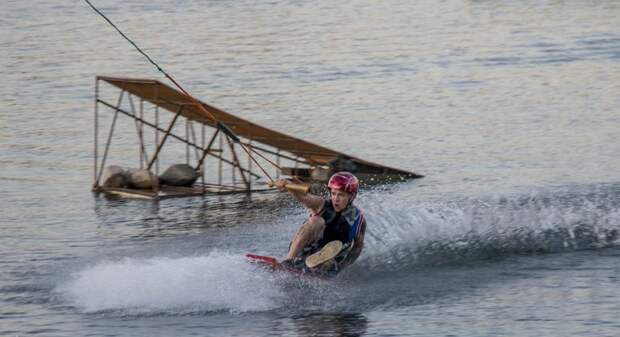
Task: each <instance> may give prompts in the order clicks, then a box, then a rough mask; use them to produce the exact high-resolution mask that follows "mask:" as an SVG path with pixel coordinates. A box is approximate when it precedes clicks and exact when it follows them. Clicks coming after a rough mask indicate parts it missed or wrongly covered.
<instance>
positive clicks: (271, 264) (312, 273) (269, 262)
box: [245, 254, 333, 279]
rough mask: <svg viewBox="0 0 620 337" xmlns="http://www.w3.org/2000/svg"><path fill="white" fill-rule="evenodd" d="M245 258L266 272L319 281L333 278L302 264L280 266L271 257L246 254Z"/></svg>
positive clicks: (280, 264) (276, 260)
mask: <svg viewBox="0 0 620 337" xmlns="http://www.w3.org/2000/svg"><path fill="white" fill-rule="evenodd" d="M245 257H246V258H247V259H248V260H249V261H250V262H252V263H255V264H256V265H259V266H261V267H264V268H265V269H266V270H269V271H273V272H285V273H290V274H292V275H296V276H304V277H316V278H321V279H326V278H329V277H331V276H333V275H330V274H328V273H324V272H321V271H319V270H314V269H310V268H307V267H306V266H304V265H303V263H302V264H299V263H297V264H293V265H289V264H282V263H280V262H279V261H278V259H276V258H275V257H272V256H264V255H257V254H246V255H245Z"/></svg>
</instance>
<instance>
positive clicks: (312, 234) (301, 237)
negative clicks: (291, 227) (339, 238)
mask: <svg viewBox="0 0 620 337" xmlns="http://www.w3.org/2000/svg"><path fill="white" fill-rule="evenodd" d="M324 229H325V220H323V218H321V217H320V216H318V215H315V216H312V217H310V219H308V220H307V221H306V222H305V223H304V224H303V225H302V226H301V227H300V228H299V230H298V231H297V234H295V237H294V238H293V242H291V248H290V249H289V251H288V255H286V260H290V259H294V258H295V257H296V256H297V254H299V252H301V250H302V249H303V248H304V247H305V246H307V245H309V244H311V243H313V242H315V241H317V240H318V239H320V238H321V235H322V234H323V230H324Z"/></svg>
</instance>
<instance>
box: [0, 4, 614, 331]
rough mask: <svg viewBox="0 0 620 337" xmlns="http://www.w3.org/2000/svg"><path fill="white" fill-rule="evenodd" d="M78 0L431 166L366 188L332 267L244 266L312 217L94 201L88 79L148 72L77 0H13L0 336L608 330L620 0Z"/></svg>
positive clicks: (172, 65)
mask: <svg viewBox="0 0 620 337" xmlns="http://www.w3.org/2000/svg"><path fill="white" fill-rule="evenodd" d="M95 4H96V5H99V6H100V8H101V9H102V10H103V11H104V12H105V13H107V14H108V15H109V16H110V17H111V18H112V20H114V21H115V22H116V23H117V24H118V25H119V26H120V27H121V28H122V29H123V30H124V31H125V32H126V33H127V34H128V35H129V36H131V37H132V38H134V39H135V40H136V41H137V42H138V43H139V44H140V45H141V46H142V47H143V48H144V49H145V50H146V51H147V52H148V53H149V54H150V55H151V56H152V57H154V58H155V59H156V60H157V61H159V62H160V63H161V65H162V66H163V67H164V68H165V69H166V70H168V71H169V72H170V73H171V74H173V76H175V77H176V78H177V79H178V80H180V81H181V82H182V83H183V84H184V85H185V86H186V87H187V88H188V89H189V91H190V92H192V93H193V94H194V95H195V96H197V97H200V98H201V99H203V100H205V101H207V102H209V103H212V104H214V105H216V106H218V107H220V108H223V109H225V110H227V111H230V112H233V113H237V114H239V115H240V116H242V117H244V118H247V119H250V120H252V121H254V122H258V123H262V124H264V125H265V126H267V127H270V128H273V129H276V130H281V131H284V132H286V133H288V134H292V135H296V136H298V137H300V138H303V139H307V140H309V141H313V142H317V143H320V144H323V145H327V146H329V147H331V148H334V149H337V150H341V151H343V152H346V153H350V154H353V155H355V156H358V157H361V158H365V159H368V160H371V161H375V162H379V163H383V164H386V165H389V166H393V167H398V168H402V169H407V170H413V171H416V172H419V173H421V174H424V175H425V176H426V177H425V178H423V179H421V180H416V181H412V182H407V183H403V184H397V185H387V186H377V187H374V188H372V189H366V190H363V191H362V193H361V194H360V197H359V199H358V203H359V205H360V207H361V208H363V209H364V210H365V212H366V215H367V218H368V221H369V227H368V234H367V243H366V247H365V250H364V252H363V255H362V257H361V258H360V260H359V261H358V263H356V264H355V265H354V266H352V267H351V268H350V269H349V270H347V271H346V272H344V273H343V274H342V275H340V276H339V277H338V278H336V279H335V280H331V281H323V280H305V279H302V280H299V279H297V278H291V277H289V276H286V275H278V274H270V273H266V272H264V271H261V270H259V269H257V268H256V267H254V266H252V265H249V264H248V263H247V262H246V261H245V260H244V258H243V254H244V253H246V252H250V251H251V252H258V253H264V254H269V255H275V256H282V255H283V254H284V252H285V250H286V247H287V245H288V240H289V239H290V237H291V236H292V234H293V233H294V231H295V229H296V226H298V225H299V223H300V222H302V221H303V219H304V217H305V216H306V215H305V211H304V210H302V209H301V208H300V207H299V206H298V205H295V204H294V203H293V202H292V201H291V200H290V199H289V198H287V196H285V195H278V194H262V195H254V196H252V197H246V196H226V197H206V198H190V199H183V200H165V201H161V202H159V203H152V202H145V201H136V200H131V201H127V200H118V199H110V198H106V197H104V196H96V195H93V194H91V192H90V186H91V185H92V180H93V178H92V176H93V173H92V162H93V161H92V152H93V126H92V125H93V118H92V116H93V106H94V104H93V98H94V77H95V76H96V75H113V76H133V77H145V78H157V79H160V80H162V81H164V80H163V79H162V76H161V75H160V74H159V73H157V72H156V70H155V69H154V68H153V67H152V66H151V65H149V64H148V63H147V62H146V61H145V60H144V59H143V58H142V57H141V56H140V55H139V54H138V53H137V52H135V51H134V50H133V49H132V48H131V46H130V45H129V44H127V43H126V42H125V41H124V40H122V38H121V37H120V36H119V35H118V34H116V33H115V32H114V31H113V30H112V29H111V28H110V27H109V26H107V25H106V23H105V22H104V21H103V20H102V19H101V18H100V17H98V16H96V15H95V14H94V13H93V12H92V11H91V10H90V9H89V8H88V7H87V6H86V4H85V3H81V2H70V1H62V2H61V1H47V0H41V1H30V2H22V1H5V2H4V3H3V5H2V6H1V9H0V27H1V29H2V34H1V35H0V49H1V50H2V53H1V54H0V55H1V56H0V71H1V74H2V85H0V97H2V98H3V105H2V109H1V112H0V168H1V171H0V186H2V189H1V192H2V193H0V206H1V207H0V219H1V220H0V271H1V273H0V335H3V336H4V335H6V336H16V335H17V336H22V335H37V334H39V335H45V336H67V335H76V336H83V335H97V336H99V335H108V336H128V335H131V336H174V335H190V334H197V335H209V336H211V335H212V336H271V335H286V336H362V335H363V336H415V335H419V336H449V335H458V336H618V335H619V334H620V319H619V318H618V312H619V311H620V291H618V288H619V287H620V283H619V277H620V267H619V264H618V259H619V258H620V248H619V243H620V242H619V235H620V234H619V232H618V231H620V159H619V156H618V154H619V153H620V142H618V139H620V128H619V126H620V114H619V113H618V108H619V107H620V62H619V61H620V25H619V24H618V17H620V5H618V4H617V3H616V2H614V1H596V2H580V1H572V2H560V1H521V2H514V1H445V2H436V1H416V2H410V1H383V2H376V1H353V2H327V1H313V2H311V1H307V2H295V1H282V2H255V1H203V2H198V1H157V2H151V1H141V2H139V1H132V2H124V1H96V2H95ZM126 122H127V121H125V123H126ZM121 139H122V138H121ZM132 142H133V140H132ZM132 144H133V143H131V142H129V141H127V143H125V144H123V143H121V144H119V145H127V146H128V147H131V146H132ZM134 155H135V153H134Z"/></svg>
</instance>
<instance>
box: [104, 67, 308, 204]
mask: <svg viewBox="0 0 620 337" xmlns="http://www.w3.org/2000/svg"><path fill="white" fill-rule="evenodd" d="M101 81H102V80H101V79H100V78H97V79H96V82H95V109H94V134H95V135H94V137H95V146H94V180H95V182H94V185H93V190H94V191H103V192H112V193H118V194H124V195H131V194H132V193H133V194H136V195H135V196H137V197H149V198H155V199H158V198H162V197H171V196H190V195H204V194H209V193H218V194H219V193H250V192H258V191H265V190H272V188H268V187H266V185H265V184H264V183H261V181H260V178H262V176H261V175H259V174H258V173H256V172H254V171H253V168H252V161H251V160H250V158H249V157H248V158H247V159H248V160H247V165H243V164H242V161H241V159H240V158H241V157H242V156H246V155H245V154H244V153H243V152H239V151H238V148H237V147H235V143H234V141H233V140H232V139H230V137H229V136H228V135H226V134H225V133H224V132H220V130H219V129H218V128H212V130H213V132H212V133H211V134H209V133H208V132H207V131H206V126H209V125H205V124H204V123H201V126H202V129H201V135H200V136H201V137H200V138H201V140H199V139H198V137H197V134H196V130H195V129H194V123H193V122H194V121H192V120H190V119H189V118H187V117H185V116H183V111H184V109H185V106H186V104H177V111H176V112H175V113H174V116H173V117H172V119H171V120H170V121H169V122H168V124H167V125H166V126H165V128H164V127H163V126H162V125H160V123H161V122H162V121H161V119H160V113H159V106H158V105H156V104H154V109H153V111H148V110H147V109H146V108H145V102H144V101H145V100H144V98H142V97H138V98H139V100H140V101H139V104H138V107H136V104H135V102H134V95H132V94H131V93H129V92H127V91H125V90H123V89H118V91H119V93H118V97H117V99H116V102H115V103H110V102H108V100H106V99H104V98H103V97H102V92H101V91H102V85H101V83H100V82H101ZM104 83H105V81H104ZM110 88H116V87H113V86H110ZM125 96H127V99H126V101H127V104H125V105H127V106H124V105H123V104H124V102H125ZM162 100H163V98H158V97H157V92H155V99H154V101H158V102H161V101H162ZM147 103H152V102H148V101H147ZM166 103H168V104H171V102H169V101H167V102H166ZM103 110H109V111H111V112H112V113H113V114H114V115H113V117H112V122H111V124H110V126H109V130H108V136H107V140H106V142H105V145H104V146H105V149H104V152H103V155H102V156H101V157H100V149H99V148H100V146H102V145H103V144H100V142H99V134H100V130H99V129H100V128H102V127H103V125H102V122H101V114H102V111H103ZM149 115H152V117H153V118H152V120H149V119H148V118H147V116H149ZM119 116H125V117H129V118H130V119H131V120H133V122H134V124H135V130H136V134H137V138H138V142H139V151H138V157H139V166H140V168H143V167H144V168H146V169H147V170H151V169H153V168H154V169H155V173H156V174H157V175H158V174H159V167H160V165H161V162H160V157H161V154H162V152H164V151H163V150H164V148H165V147H166V145H167V144H168V143H169V142H170V141H171V140H175V141H178V142H181V143H182V144H184V145H185V157H186V162H187V163H188V164H190V165H192V166H193V167H195V168H196V170H197V171H199V172H200V173H201V174H200V182H199V183H196V184H195V186H196V187H194V188H177V187H175V188H167V187H165V186H164V187H161V188H160V190H157V191H133V190H130V189H119V188H105V187H103V186H101V181H100V180H101V176H102V173H103V168H104V167H105V165H106V162H107V161H108V158H109V157H110V149H111V147H112V146H111V145H112V141H113V139H114V133H115V130H116V128H117V124H118V123H117V120H118V117H119ZM180 120H181V121H180ZM179 125H184V126H185V127H184V128H185V132H184V135H180V134H178V133H175V132H174V130H175V127H177V126H179ZM149 129H150V130H151V131H152V132H153V133H154V137H153V138H152V139H153V141H152V144H148V143H149V141H148V139H149V138H147V137H146V130H149ZM162 134H163V136H162ZM207 136H209V140H208V142H206V137H207ZM218 136H219V148H218V149H215V148H214V145H215V144H216V140H217V139H218ZM224 138H225V140H224ZM224 141H225V142H226V143H228V149H224V148H223V145H224V144H223V142H224ZM242 141H243V144H244V145H245V146H247V147H251V148H252V149H255V150H257V151H261V152H263V153H265V154H268V155H271V156H274V160H275V161H277V162H278V163H280V162H281V161H282V160H287V161H291V162H296V164H299V163H302V164H307V163H305V162H303V161H299V160H298V159H296V158H294V157H293V156H291V155H286V154H281V153H279V152H280V150H279V149H274V150H270V149H267V148H265V147H259V146H256V145H254V144H252V141H251V140H242ZM149 145H151V146H155V150H154V152H153V154H152V156H150V157H149V151H148V147H149ZM205 145H206V146H205ZM191 149H193V150H194V153H195V162H193V160H192V158H191V157H192V156H190V152H191ZM276 151H277V152H276ZM226 154H227V155H226ZM208 156H210V157H212V158H214V159H216V160H217V164H215V167H216V168H217V172H207V169H206V162H207V157H208ZM227 156H228V157H229V158H226V157H227ZM298 161H299V163H297V162H298ZM224 164H226V165H228V166H229V167H230V168H231V171H230V175H229V177H230V181H228V182H227V181H226V179H225V178H224V177H225V176H226V175H225V174H224V169H225V167H224ZM274 173H275V174H277V175H279V174H280V172H279V171H277V170H276V171H275V172H274ZM237 174H238V175H240V177H241V183H242V185H241V186H239V185H238V179H237ZM253 187H254V188H253ZM171 190H174V192H173V193H171Z"/></svg>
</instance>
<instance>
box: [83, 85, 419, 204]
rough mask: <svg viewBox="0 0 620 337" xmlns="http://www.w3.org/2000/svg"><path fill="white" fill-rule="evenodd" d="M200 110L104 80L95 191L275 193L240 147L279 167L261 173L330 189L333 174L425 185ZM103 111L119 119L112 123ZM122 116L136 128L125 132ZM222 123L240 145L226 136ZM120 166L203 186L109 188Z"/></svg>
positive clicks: (180, 99)
mask: <svg viewBox="0 0 620 337" xmlns="http://www.w3.org/2000/svg"><path fill="white" fill-rule="evenodd" d="M194 102H195V101H194V100H193V99H192V98H191V97H189V96H187V95H185V94H184V93H182V92H180V91H178V90H176V89H174V88H172V87H170V86H168V85H166V84H164V83H161V82H159V81H157V80H152V79H136V78H119V77H108V76H98V77H97V78H96V82H95V116H94V124H95V139H94V143H95V144H94V180H95V182H94V184H93V190H94V191H98V192H107V193H113V194H119V195H123V196H133V197H138V198H149V199H158V198H170V197H183V196H195V195H205V194H229V193H251V192H262V191H267V190H271V189H270V188H268V187H267V184H266V182H267V180H266V178H267V176H266V174H265V173H268V174H269V172H266V171H262V169H261V170H256V166H257V165H256V164H253V160H252V158H250V157H249V156H248V155H247V154H246V153H245V152H243V151H239V148H242V147H241V146H239V142H240V143H242V145H244V146H245V147H246V148H249V149H251V150H252V151H253V152H254V153H257V154H259V157H260V158H257V159H258V160H264V161H265V163H269V162H271V163H274V164H276V165H261V166H264V167H269V168H270V170H271V173H270V174H269V176H272V177H280V176H285V177H295V178H296V179H298V180H301V181H302V182H304V183H307V184H316V183H324V182H325V181H327V179H328V178H329V177H330V176H331V174H332V173H334V172H336V171H343V170H345V171H350V172H352V173H354V174H356V175H357V176H358V177H359V178H360V180H361V181H362V183H370V182H375V181H402V180H405V179H413V178H420V177H422V175H419V174H417V173H414V172H410V171H406V170H401V169H397V168H392V167H388V166H385V165H380V164H376V163H373V162H370V161H367V160H363V159H360V158H357V157H354V156H351V155H348V154H345V153H342V152H339V151H335V150H332V149H329V148H327V147H324V146H321V145H317V144H314V143H311V142H308V141H305V140H302V139H300V138H297V137H294V136H290V135H287V134H284V133H282V132H279V131H275V130H272V129H269V128H266V127H264V126H261V125H258V124H256V123H253V122H251V121H248V120H245V119H242V118H240V117H237V116H235V115H233V114H230V113H228V112H225V111H223V110H221V109H218V108H216V107H214V106H212V105H209V104H207V103H204V102H202V101H198V102H199V104H202V106H203V108H204V109H205V110H206V111H208V112H209V114H210V115H207V114H205V113H204V111H203V110H202V109H200V108H199V107H198V106H196V104H195V103H194ZM103 111H106V112H108V113H111V114H107V115H104V114H103V113H102V112H103ZM162 112H163V113H162ZM121 116H122V117H123V118H124V120H125V121H129V122H130V123H124V124H119V123H118V120H119V117H121ZM218 122H219V123H223V124H225V125H226V126H227V127H228V128H229V130H230V131H232V133H233V134H234V135H235V136H236V137H237V138H238V139H231V137H230V135H229V134H227V133H226V132H222V128H221V127H220V126H219V125H218ZM105 123H108V125H109V126H108V128H107V129H108V132H107V137H106V141H105V142H101V140H100V133H101V132H100V131H101V129H105ZM132 124H133V125H132ZM117 129H122V130H117ZM119 133H120V134H119ZM131 133H135V135H136V136H135V138H134V139H133V142H134V143H135V145H129V143H130V142H131V141H128V138H133V137H132V136H131V135H130V134H131ZM117 138H121V139H122V141H120V143H121V144H120V145H115V148H116V147H119V149H117V150H118V152H117V154H116V155H115V154H114V153H115V152H114V151H113V149H112V144H113V143H114V144H116V143H117V142H119V141H118V140H116V139H117ZM135 154H137V155H138V158H137V162H136V158H135ZM113 157H114V158H113ZM113 160H114V162H113V164H115V165H119V164H122V165H123V166H125V167H129V166H128V164H127V162H133V163H134V165H135V168H140V169H146V170H149V171H151V172H153V174H154V175H155V176H158V175H159V171H160V168H161V167H162V166H165V165H171V164H178V163H185V164H188V165H190V166H192V167H193V168H195V170H196V171H197V172H199V174H200V179H199V181H197V182H196V183H195V184H194V185H193V186H191V187H179V186H166V185H163V186H156V187H154V188H152V189H146V190H145V189H135V188H131V186H128V187H107V186H105V184H103V183H102V182H101V176H102V172H103V169H104V168H105V167H106V164H107V163H109V162H111V161H113ZM276 167H279V168H280V169H276Z"/></svg>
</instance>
